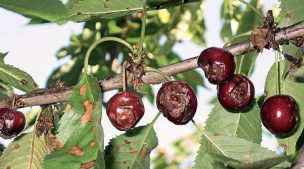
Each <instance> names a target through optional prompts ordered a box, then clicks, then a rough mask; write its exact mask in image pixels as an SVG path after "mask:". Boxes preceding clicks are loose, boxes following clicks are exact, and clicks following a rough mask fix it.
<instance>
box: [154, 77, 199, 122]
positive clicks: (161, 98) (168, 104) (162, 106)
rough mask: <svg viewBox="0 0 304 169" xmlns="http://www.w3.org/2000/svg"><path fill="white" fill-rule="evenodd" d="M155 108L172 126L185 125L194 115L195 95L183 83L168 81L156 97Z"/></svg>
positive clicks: (195, 106)
mask: <svg viewBox="0 0 304 169" xmlns="http://www.w3.org/2000/svg"><path fill="white" fill-rule="evenodd" d="M156 105H157V108H158V110H159V111H160V112H162V114H163V115H164V116H165V117H166V118H168V120H169V121H171V122H172V123H174V124H177V125H183V124H187V123H188V122H189V121H190V120H191V119H192V118H193V116H194V115H195V112H196V108H197V99H196V95H195V93H194V92H193V90H192V88H191V87H190V86H189V85H188V84H187V83H185V82H183V81H169V82H166V83H164V84H163V85H162V87H161V88H160V89H159V91H158V93H157V97H156Z"/></svg>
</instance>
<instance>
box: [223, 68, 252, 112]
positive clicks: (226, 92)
mask: <svg viewBox="0 0 304 169" xmlns="http://www.w3.org/2000/svg"><path fill="white" fill-rule="evenodd" d="M217 97H218V100H219V102H220V104H221V105H222V106H223V107H224V108H225V109H228V110H243V109H246V108H247V107H248V106H249V105H250V103H251V102H252V100H253V98H254V86H253V84H252V82H251V81H250V80H249V79H247V78H246V77H245V76H242V75H239V74H235V75H233V77H232V79H231V80H230V81H228V82H227V83H225V84H221V85H219V86H218V93H217Z"/></svg>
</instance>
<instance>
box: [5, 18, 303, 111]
mask: <svg viewBox="0 0 304 169" xmlns="http://www.w3.org/2000/svg"><path fill="white" fill-rule="evenodd" d="M303 36H304V21H302V22H299V23H297V24H294V25H292V26H289V27H285V28H282V29H280V31H278V32H277V33H276V34H275V41H276V42H277V43H278V44H284V43H285V42H286V41H289V40H290V39H293V38H296V37H303ZM226 49H227V50H229V51H230V52H231V53H232V54H233V55H234V56H238V55H241V54H245V53H248V52H251V51H254V50H256V48H255V47H254V46H253V44H252V43H251V42H250V40H246V41H243V42H240V43H237V44H234V45H230V46H228V47H227V48H226ZM197 57H198V56H195V57H192V58H190V59H186V60H183V61H180V62H177V63H174V64H171V65H166V66H163V67H160V68H159V70H161V71H163V72H164V73H166V74H167V75H169V76H171V75H175V74H177V73H182V72H186V71H189V70H192V69H195V68H197V63H196V62H197ZM142 79H143V81H144V82H145V83H148V84H157V83H161V82H162V81H164V79H163V77H162V76H161V75H159V74H157V73H152V72H147V73H146V74H145V75H144V76H143V78H142ZM99 84H100V86H101V88H102V90H103V91H109V90H114V89H118V88H121V87H122V78H121V75H116V76H114V77H110V78H107V79H103V80H100V81H99ZM72 90H73V88H72V87H64V88H60V89H40V90H39V91H34V92H31V93H27V94H23V95H17V96H16V97H15V105H16V107H18V108H21V107H28V106H35V105H43V104H51V103H57V102H63V101H66V100H67V99H68V98H69V96H70V94H71V92H72ZM12 100H13V99H12V98H10V97H8V98H4V99H1V100H0V108H4V107H10V106H11V105H12Z"/></svg>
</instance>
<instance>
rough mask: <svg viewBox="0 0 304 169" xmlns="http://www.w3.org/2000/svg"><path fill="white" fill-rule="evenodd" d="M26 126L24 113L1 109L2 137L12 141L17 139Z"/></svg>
mask: <svg viewBox="0 0 304 169" xmlns="http://www.w3.org/2000/svg"><path fill="white" fill-rule="evenodd" d="M24 126H25V117H24V115H23V113H21V112H19V111H16V110H12V109H8V108H2V109H0V137H2V138H4V139H10V138H13V137H16V136H17V135H18V134H19V133H20V132H21V131H22V130H23V128H24Z"/></svg>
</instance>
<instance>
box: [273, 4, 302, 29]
mask: <svg viewBox="0 0 304 169" xmlns="http://www.w3.org/2000/svg"><path fill="white" fill-rule="evenodd" d="M279 2H280V9H281V11H280V14H279V25H278V26H279V27H286V26H289V25H292V24H295V23H298V22H300V21H302V20H304V15H303V10H304V1H302V0H288V1H287V0H279Z"/></svg>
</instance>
